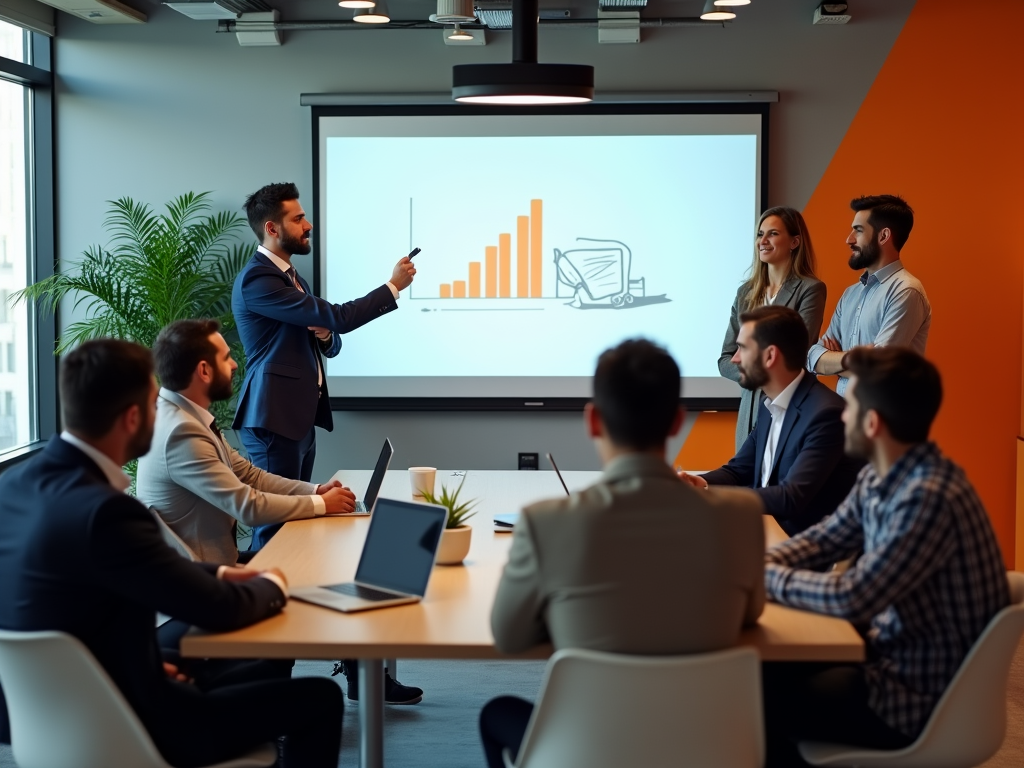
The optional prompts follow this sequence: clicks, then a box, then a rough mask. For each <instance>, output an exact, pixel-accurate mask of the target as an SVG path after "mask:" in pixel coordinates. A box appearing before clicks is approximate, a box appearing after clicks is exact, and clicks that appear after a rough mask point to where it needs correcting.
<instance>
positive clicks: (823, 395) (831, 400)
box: [807, 376, 846, 411]
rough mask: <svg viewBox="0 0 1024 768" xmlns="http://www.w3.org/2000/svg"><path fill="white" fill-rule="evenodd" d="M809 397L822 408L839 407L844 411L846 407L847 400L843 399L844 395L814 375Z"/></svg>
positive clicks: (831, 408)
mask: <svg viewBox="0 0 1024 768" xmlns="http://www.w3.org/2000/svg"><path fill="white" fill-rule="evenodd" d="M807 397H808V399H809V400H811V401H812V402H813V403H814V404H815V405H816V406H817V407H818V408H819V409H821V410H834V409H839V410H840V411H842V409H843V408H845V407H846V400H845V399H843V396H842V395H837V394H836V392H835V390H833V389H830V388H829V387H827V386H825V384H824V383H822V381H821V379H819V378H818V377H817V376H815V377H814V382H813V383H812V384H811V387H810V389H809V391H808V393H807Z"/></svg>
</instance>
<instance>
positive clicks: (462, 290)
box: [452, 280, 466, 299]
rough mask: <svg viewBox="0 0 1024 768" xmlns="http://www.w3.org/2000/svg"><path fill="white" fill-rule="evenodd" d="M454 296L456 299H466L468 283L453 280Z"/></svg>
mask: <svg viewBox="0 0 1024 768" xmlns="http://www.w3.org/2000/svg"><path fill="white" fill-rule="evenodd" d="M452 296H454V297H455V298H456V299H464V298H466V281H465V280H452Z"/></svg>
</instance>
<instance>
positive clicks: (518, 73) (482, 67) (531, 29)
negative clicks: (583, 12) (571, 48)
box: [452, 0, 594, 106]
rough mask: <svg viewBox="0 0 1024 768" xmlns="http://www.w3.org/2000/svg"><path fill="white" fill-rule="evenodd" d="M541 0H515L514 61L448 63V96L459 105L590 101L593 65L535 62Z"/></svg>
mask: <svg viewBox="0 0 1024 768" xmlns="http://www.w3.org/2000/svg"><path fill="white" fill-rule="evenodd" d="M539 10H540V9H539V0H513V3H512V63H511V64H458V65H456V66H454V67H452V98H453V99H455V101H458V102H462V103H463V104H498V105H507V106H526V105H551V104H583V103H586V102H588V101H593V100H594V68H593V67H591V66H588V65H585V64H539V63H537V15H538V12H539Z"/></svg>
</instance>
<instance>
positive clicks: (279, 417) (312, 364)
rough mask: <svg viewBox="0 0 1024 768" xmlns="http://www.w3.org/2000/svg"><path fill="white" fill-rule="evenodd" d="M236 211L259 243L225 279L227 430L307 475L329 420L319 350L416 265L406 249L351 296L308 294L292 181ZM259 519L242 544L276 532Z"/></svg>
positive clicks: (265, 459) (267, 460)
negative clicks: (237, 348) (234, 328)
mask: <svg viewBox="0 0 1024 768" xmlns="http://www.w3.org/2000/svg"><path fill="white" fill-rule="evenodd" d="M245 212H246V215H247V217H248V219H249V226H250V227H252V230H253V232H255V233H256V237H257V238H258V239H259V240H260V246H259V247H258V248H257V249H256V253H255V254H253V257H252V259H250V260H249V263H248V264H246V265H245V267H243V268H242V271H241V272H240V273H239V275H238V277H237V278H235V284H234V288H233V290H232V292H231V310H232V311H233V312H234V315H235V322H236V323H237V324H238V335H239V336H240V337H241V340H242V346H243V347H245V354H246V358H247V363H246V371H245V379H244V380H243V381H242V388H241V391H240V393H239V396H238V411H237V412H236V413H235V421H234V423H233V424H232V427H233V428H234V429H240V430H241V440H242V444H243V445H244V446H245V448H246V450H247V451H248V453H249V460H250V461H252V463H253V464H254V465H256V466H257V467H259V468H260V469H263V470H265V471H267V472H270V473H272V474H275V475H280V476H281V477H287V478H290V479H292V480H301V481H303V482H309V480H310V478H311V477H312V473H313V460H314V459H315V457H316V430H315V428H316V427H320V428H321V429H326V430H328V431H330V430H332V429H333V428H334V420H333V418H332V417H331V404H330V399H329V397H328V394H327V374H326V371H325V370H324V363H323V358H324V356H326V357H334V356H335V355H337V354H338V352H340V351H341V336H340V334H342V333H348V332H349V331H354V330H355V329H356V328H359V327H360V326H363V325H365V324H366V323H368V322H370V321H371V320H373V319H375V318H377V317H380V316H381V315H385V314H387V313H388V312H391V311H392V310H395V309H397V308H398V302H397V300H398V292H399V291H400V290H402V289H403V288H405V287H406V286H408V285H409V284H410V283H411V282H412V278H413V275H415V274H416V268H415V267H414V266H413V264H412V262H411V261H410V260H409V258H408V257H405V258H403V259H402V260H401V261H399V262H398V264H397V265H395V268H394V271H393V273H392V275H391V279H390V280H389V281H388V282H387V283H385V284H383V285H381V286H380V287H379V288H375V289H373V290H372V291H370V292H369V293H368V294H366V295H365V296H363V297H362V298H361V299H355V300H354V301H349V302H346V303H344V304H332V303H331V302H329V301H325V300H323V299H320V298H318V297H316V296H314V295H313V294H312V292H311V291H310V289H309V285H308V284H307V283H306V281H305V280H303V279H302V277H300V276H299V274H298V273H297V272H296V271H295V267H294V266H292V263H291V259H292V256H293V255H296V254H307V253H309V251H310V245H309V233H310V231H311V230H312V229H313V225H312V224H310V223H309V220H308V219H307V218H306V213H305V211H303V210H302V206H301V205H300V204H299V190H298V189H297V188H296V186H295V185H294V184H270V185H268V186H265V187H263V188H262V189H260V190H258V191H256V192H254V193H253V194H251V195H249V198H248V199H247V200H246V201H245ZM278 528H280V526H279V525H277V526H261V527H259V528H257V529H256V530H255V531H254V533H253V540H252V546H251V549H254V550H255V549H259V548H260V547H262V546H263V545H264V544H265V543H266V541H268V540H269V539H270V537H271V536H273V535H274V533H276V532H277V530H278Z"/></svg>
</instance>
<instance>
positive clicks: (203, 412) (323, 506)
mask: <svg viewBox="0 0 1024 768" xmlns="http://www.w3.org/2000/svg"><path fill="white" fill-rule="evenodd" d="M160 394H161V395H162V396H163V397H164V398H165V399H167V395H173V396H174V397H178V398H181V399H182V400H184V401H185V402H186V403H188V404H189V405H190V406H192V410H193V412H194V413H193V415H194V416H195V417H196V418H197V419H199V420H200V421H201V422H202V423H203V426H204V427H206V428H207V429H209V430H210V432H211V434H213V438H214V439H215V440H216V439H218V437H217V433H216V432H214V431H213V429H212V427H213V420H214V417H213V414H212V413H210V412H209V411H208V410H207V409H206V408H203V407H202V406H201V405H199V403H196V402H194V401H192V400H189V399H188V398H187V397H185V396H184V395H183V394H181V393H180V392H175V391H174V390H170V389H164V388H163V387H161V388H160ZM172 401H173V399H172ZM219 439H221V440H223V439H224V438H223V436H221V437H220V438H219ZM319 488H320V486H319V485H318V486H317V489H319ZM309 498H311V499H312V500H313V514H314V515H316V516H317V517H322V516H324V515H326V514H327V502H325V501H324V497H323V496H321V495H320V494H317V493H314V494H311V495H310V497H309Z"/></svg>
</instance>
